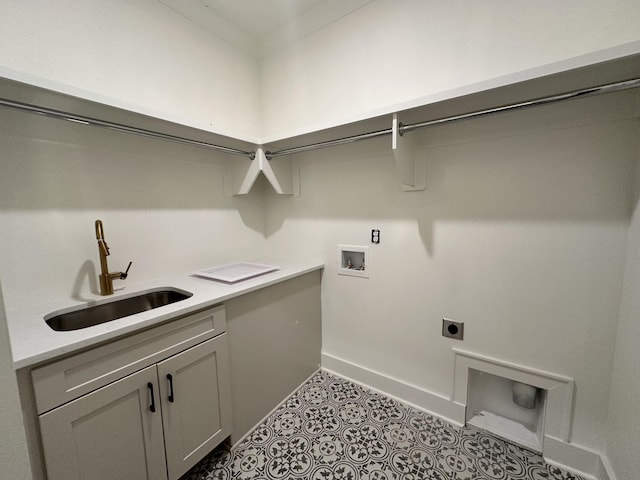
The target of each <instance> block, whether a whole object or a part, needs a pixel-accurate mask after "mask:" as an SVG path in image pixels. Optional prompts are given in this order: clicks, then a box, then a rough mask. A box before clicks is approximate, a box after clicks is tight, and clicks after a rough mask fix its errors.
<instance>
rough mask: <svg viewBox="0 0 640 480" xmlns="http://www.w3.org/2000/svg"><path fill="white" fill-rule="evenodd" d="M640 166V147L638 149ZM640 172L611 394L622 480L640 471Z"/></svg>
mask: <svg viewBox="0 0 640 480" xmlns="http://www.w3.org/2000/svg"><path fill="white" fill-rule="evenodd" d="M638 154H639V155H638V160H639V162H638V165H639V167H640V149H639V150H638ZM639 173H640V171H637V172H636V174H637V177H636V192H635V201H634V210H633V216H632V218H631V226H630V228H629V237H628V247H627V264H626V271H625V277H624V286H623V290H622V302H621V308H620V319H619V323H618V335H617V337H616V344H615V360H614V364H613V379H612V382H611V394H610V397H609V426H608V427H609V428H608V436H607V447H606V451H607V456H608V459H609V462H610V463H611V466H612V467H613V470H614V472H615V475H616V478H617V479H618V480H624V479H630V478H635V477H637V476H638V472H639V471H640V458H639V457H638V443H639V442H640V414H638V398H640V375H638V369H639V368H640V349H638V345H640V295H638V292H639V291H640V174H639Z"/></svg>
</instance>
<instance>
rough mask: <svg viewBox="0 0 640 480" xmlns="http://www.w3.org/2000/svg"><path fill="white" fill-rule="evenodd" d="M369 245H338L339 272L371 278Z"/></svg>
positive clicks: (340, 273)
mask: <svg viewBox="0 0 640 480" xmlns="http://www.w3.org/2000/svg"><path fill="white" fill-rule="evenodd" d="M369 260H370V258H369V247H360V246H354V245H338V274H339V275H349V276H352V277H363V278H369V269H370V267H371V265H370V262H369Z"/></svg>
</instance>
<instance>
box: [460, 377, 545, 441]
mask: <svg viewBox="0 0 640 480" xmlns="http://www.w3.org/2000/svg"><path fill="white" fill-rule="evenodd" d="M521 387H529V388H530V389H532V392H531V395H532V398H528V396H529V392H525V393H526V394H527V395H525V396H526V397H527V398H526V400H527V402H526V404H523V402H522V401H521V398H520V397H521V396H522V395H520V390H519V389H520V388H521ZM467 395H468V397H467V415H466V417H467V418H466V420H467V423H469V424H471V425H474V426H476V427H478V428H481V429H483V430H487V431H489V432H491V433H493V434H495V435H498V436H499V437H502V438H505V439H507V440H509V441H511V442H514V443H516V444H518V445H521V446H523V447H526V448H530V449H532V450H535V451H537V452H542V438H543V435H544V422H543V419H544V408H545V401H546V390H543V389H538V388H535V387H532V386H530V385H525V384H523V383H520V382H515V381H514V380H512V379H509V378H504V377H501V376H498V375H492V374H490V373H487V372H483V371H480V370H474V369H470V370H469V385H468V394H467Z"/></svg>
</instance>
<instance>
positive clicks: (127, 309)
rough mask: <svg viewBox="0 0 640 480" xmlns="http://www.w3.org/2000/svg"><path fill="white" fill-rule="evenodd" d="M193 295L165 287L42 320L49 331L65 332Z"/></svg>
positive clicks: (57, 314)
mask: <svg viewBox="0 0 640 480" xmlns="http://www.w3.org/2000/svg"><path fill="white" fill-rule="evenodd" d="M192 295H193V294H192V293H190V292H186V291H184V290H178V289H173V288H164V289H161V290H155V291H150V292H145V293H143V294H140V295H136V296H133V297H127V298H122V299H120V300H114V301H112V302H107V303H102V304H99V305H92V306H87V307H84V308H80V309H78V310H73V311H68V312H65V313H57V312H54V313H53V314H51V316H49V315H47V316H46V317H45V318H44V319H45V321H46V322H47V325H49V326H50V327H51V328H52V329H54V330H56V331H58V332H67V331H70V330H79V329H81V328H87V327H92V326H94V325H100V324H101V323H106V322H110V321H112V320H117V319H118V318H122V317H128V316H129V315H134V314H136V313H140V312H144V311H146V310H152V309H154V308H159V307H163V306H165V305H169V304H171V303H175V302H179V301H181V300H185V299H187V298H189V297H191V296H192Z"/></svg>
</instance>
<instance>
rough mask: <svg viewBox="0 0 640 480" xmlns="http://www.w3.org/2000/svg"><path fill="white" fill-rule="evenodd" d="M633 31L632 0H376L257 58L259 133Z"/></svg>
mask: <svg viewBox="0 0 640 480" xmlns="http://www.w3.org/2000/svg"><path fill="white" fill-rule="evenodd" d="M639 39H640V2H637V1H636V0H607V1H603V0H564V1H562V2H554V1H549V0H548V1H542V2H529V1H526V0H518V1H511V0H485V1H482V2H468V1H465V0H454V1H447V2H442V1H434V0H376V1H374V2H372V3H370V4H368V5H366V6H365V7H363V8H361V9H359V10H358V11H357V12H355V14H352V15H348V16H346V17H343V18H342V19H340V20H339V21H336V22H334V23H333V24H331V25H329V26H327V27H326V28H324V29H322V30H320V31H318V32H316V33H315V34H313V35H310V36H308V37H306V38H304V39H301V40H300V41H298V42H296V43H295V44H293V45H291V46H290V47H289V48H286V49H282V50H281V51H279V52H277V53H274V54H272V55H270V56H269V57H267V58H265V59H264V60H263V61H262V70H261V72H262V102H263V104H262V112H263V120H262V135H263V137H262V138H263V139H264V140H265V142H266V141H267V140H273V139H277V138H282V137H286V136H290V135H293V134H294V133H302V132H306V131H309V130H313V129H317V128H319V127H322V128H326V127H327V126H333V125H338V124H342V123H346V122H348V121H352V120H353V119H361V118H366V116H367V113H369V112H380V111H382V110H384V109H385V107H391V106H393V105H395V104H398V103H401V102H408V101H413V100H415V99H418V98H420V97H424V96H427V95H432V94H435V93H437V92H443V91H447V90H450V89H453V88H456V87H462V86H466V85H470V84H473V83H476V82H480V81H484V80H488V79H493V78H495V77H499V76H503V75H507V74H512V73H515V72H519V71H522V70H525V69H530V68H534V67H540V66H543V65H546V64H549V63H552V62H556V61H560V60H564V59H568V58H571V57H574V56H578V55H582V54H587V53H590V52H595V51H598V50H601V49H605V48H609V47H613V46H617V45H621V44H624V43H627V42H632V41H636V40H639Z"/></svg>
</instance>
